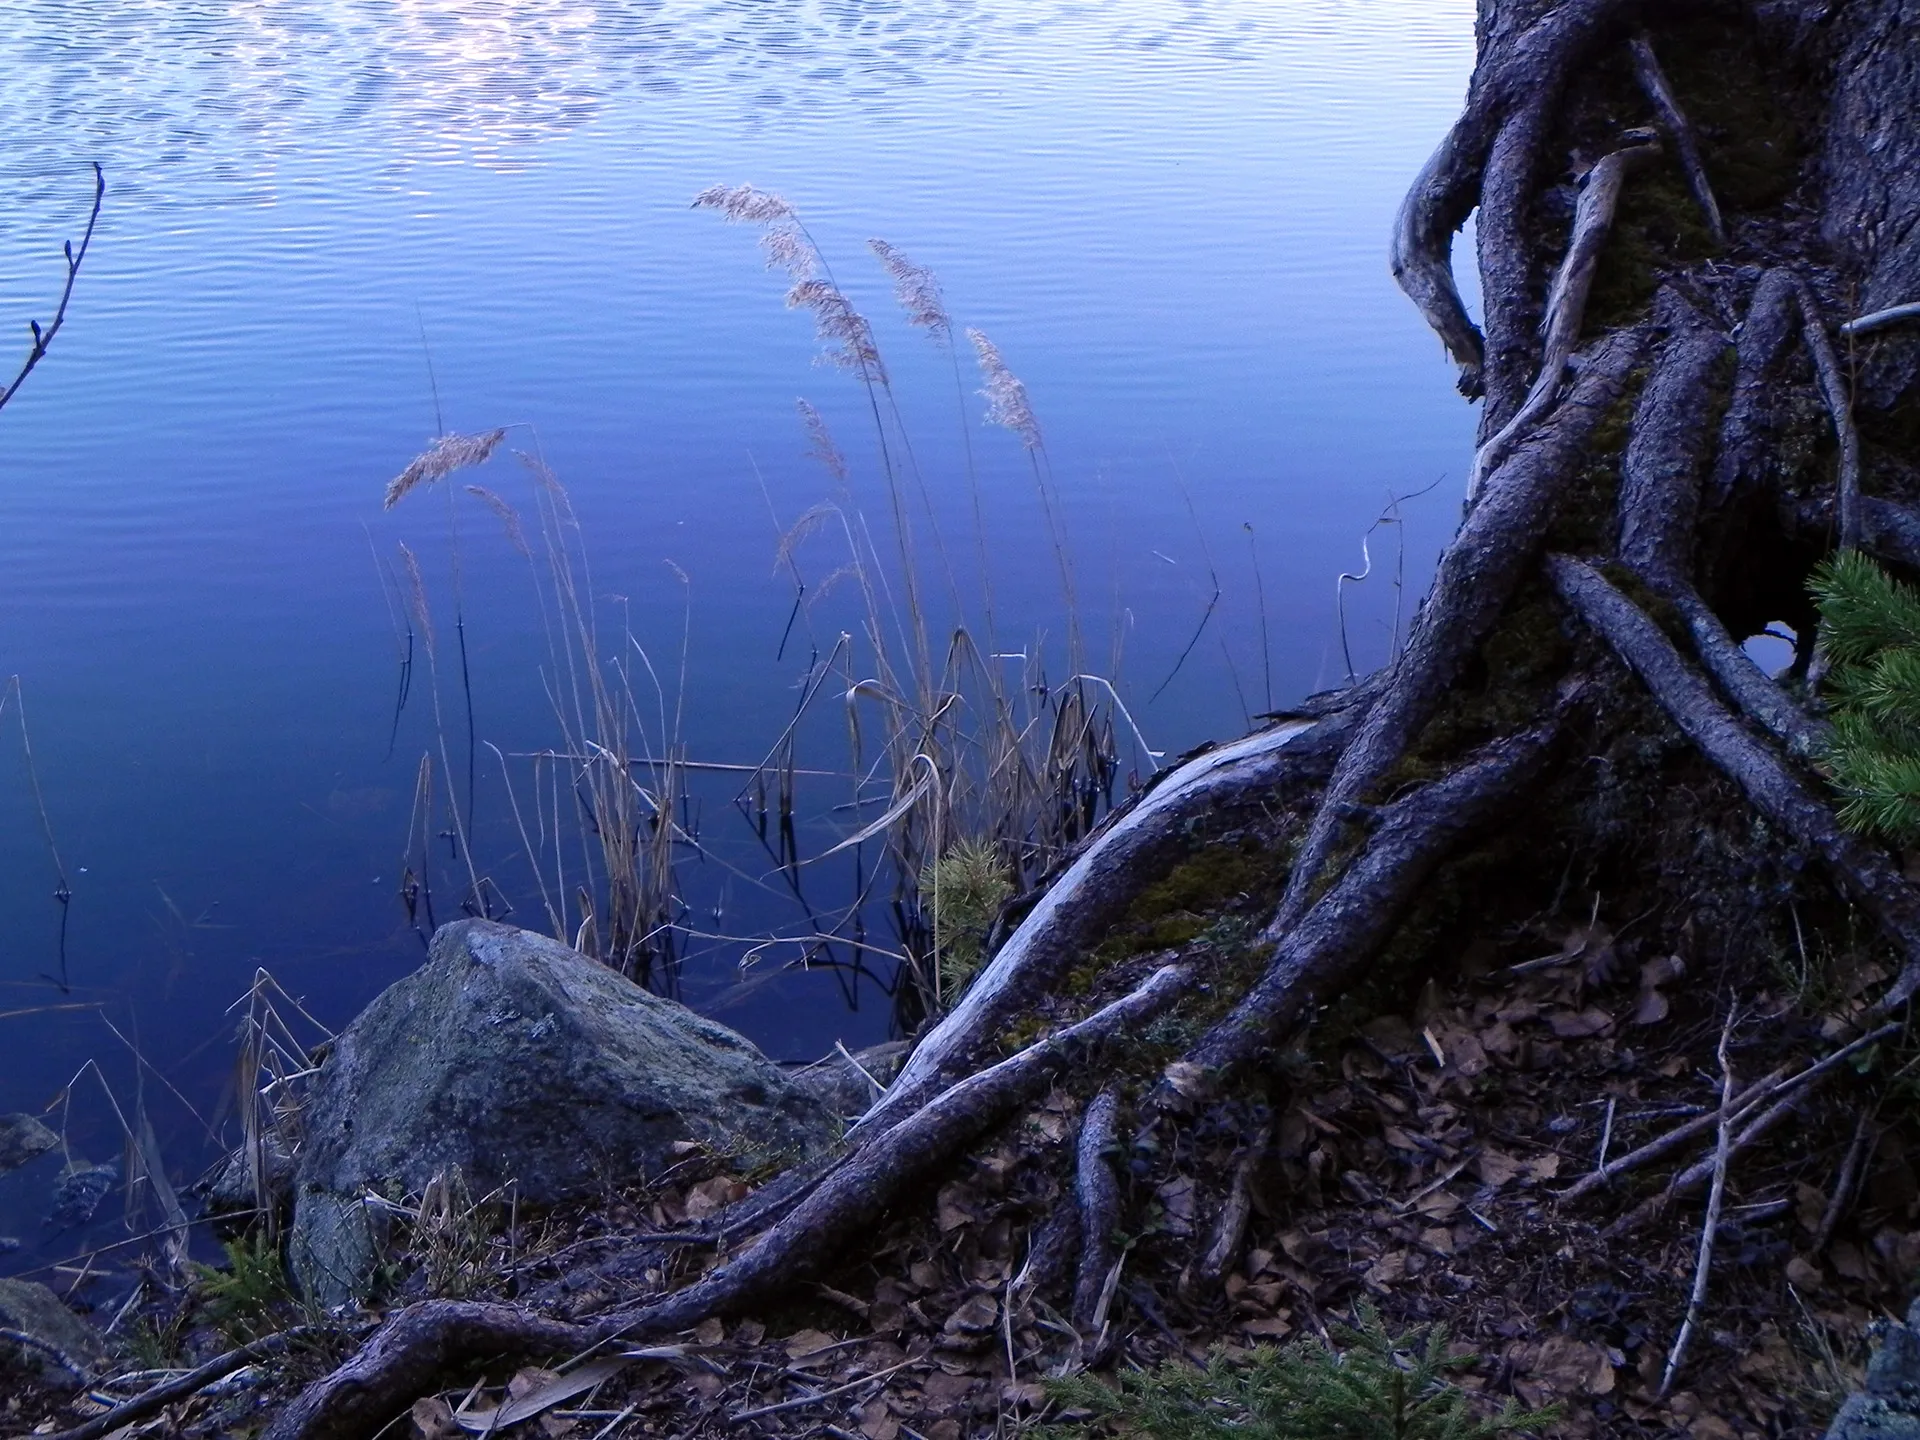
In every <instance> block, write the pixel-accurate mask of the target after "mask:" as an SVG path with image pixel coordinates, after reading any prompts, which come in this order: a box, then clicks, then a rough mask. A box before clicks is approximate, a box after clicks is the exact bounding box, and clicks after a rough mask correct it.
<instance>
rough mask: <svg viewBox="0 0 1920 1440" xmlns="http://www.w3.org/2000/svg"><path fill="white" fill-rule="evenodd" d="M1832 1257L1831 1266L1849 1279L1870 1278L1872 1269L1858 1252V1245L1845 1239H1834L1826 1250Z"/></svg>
mask: <svg viewBox="0 0 1920 1440" xmlns="http://www.w3.org/2000/svg"><path fill="white" fill-rule="evenodd" d="M1827 1253H1828V1254H1829V1255H1831V1256H1832V1257H1833V1268H1834V1269H1835V1270H1838V1271H1839V1272H1840V1273H1841V1274H1842V1275H1844V1276H1846V1277H1847V1279H1849V1280H1871V1279H1872V1278H1873V1270H1872V1267H1871V1266H1870V1264H1869V1262H1868V1260H1867V1257H1866V1256H1865V1255H1863V1254H1861V1253H1860V1249H1859V1247H1858V1246H1856V1245H1854V1244H1852V1243H1851V1242H1849V1241H1846V1240H1840V1241H1836V1242H1835V1243H1834V1246H1833V1248H1832V1249H1831V1250H1829V1251H1828V1252H1827Z"/></svg>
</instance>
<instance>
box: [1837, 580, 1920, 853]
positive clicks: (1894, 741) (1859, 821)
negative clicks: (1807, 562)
mask: <svg viewBox="0 0 1920 1440" xmlns="http://www.w3.org/2000/svg"><path fill="white" fill-rule="evenodd" d="M1813 594H1814V599H1815V600H1816V601H1817V602H1818V603H1819V607H1820V636H1821V644H1822V645H1823V646H1824V647H1825V649H1826V652H1827V654H1828V655H1829V656H1830V657H1831V658H1832V659H1833V661H1834V662H1835V663H1834V668H1833V670H1832V671H1831V672H1830V673H1829V675H1828V677H1827V682H1826V683H1827V698H1828V702H1829V705H1830V708H1831V711H1832V715H1833V731H1832V733H1831V735H1830V736H1829V737H1828V740H1827V743H1826V746H1825V747H1824V749H1823V750H1822V752H1821V757H1820V758H1821V759H1822V760H1823V761H1824V762H1825V763H1826V766H1827V768H1828V771H1829V772H1830V776H1831V779H1832V782H1833V787H1834V789H1835V790H1837V791H1838V792H1839V794H1840V797H1841V805H1840V819H1841V821H1842V822H1843V823H1844V824H1846V825H1847V826H1848V827H1849V828H1850V829H1854V830H1860V831H1865V832H1869V833H1872V834H1877V835H1880V836H1882V837H1884V838H1886V839H1888V840H1891V841H1893V842H1894V843H1896V844H1901V845H1912V844H1915V843H1920V591H1916V590H1915V589H1914V588H1913V587H1912V586H1911V585H1907V584H1905V583H1903V582H1901V581H1898V580H1895V579H1894V578H1893V577H1892V576H1890V575H1888V574H1887V572H1886V571H1884V570H1882V569H1881V568H1880V566H1878V565H1877V564H1875V563H1874V562H1873V561H1872V560H1869V559H1867V558H1866V557H1865V556H1864V555H1860V554H1857V553H1853V552H1848V553H1845V554H1841V555H1837V556H1835V557H1834V558H1833V559H1831V560H1829V561H1827V562H1825V563H1824V564H1822V565H1821V566H1820V567H1819V569H1817V570H1816V571H1815V572H1814V577H1813Z"/></svg>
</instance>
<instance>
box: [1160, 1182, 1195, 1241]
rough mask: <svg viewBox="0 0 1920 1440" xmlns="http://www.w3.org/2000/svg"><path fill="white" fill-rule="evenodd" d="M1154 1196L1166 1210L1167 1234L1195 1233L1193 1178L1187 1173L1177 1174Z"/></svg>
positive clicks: (1164, 1210)
mask: <svg viewBox="0 0 1920 1440" xmlns="http://www.w3.org/2000/svg"><path fill="white" fill-rule="evenodd" d="M1153 1193H1154V1197H1155V1198H1156V1199H1157V1200H1159V1202H1160V1208H1161V1210H1162V1211H1163V1212H1165V1218H1164V1223H1165V1226H1166V1231H1167V1234H1169V1235H1172V1236H1183V1235H1191V1234H1193V1202H1194V1189H1193V1180H1192V1178H1191V1177H1189V1176H1186V1175H1176V1176H1174V1177H1173V1179H1171V1180H1169V1181H1167V1183H1166V1184H1164V1185H1162V1186H1161V1187H1160V1188H1159V1189H1158V1190H1155V1191H1154V1192H1153Z"/></svg>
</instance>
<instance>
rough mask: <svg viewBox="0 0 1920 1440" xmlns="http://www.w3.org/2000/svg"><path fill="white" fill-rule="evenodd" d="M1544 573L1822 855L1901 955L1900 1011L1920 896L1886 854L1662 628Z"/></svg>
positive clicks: (1919, 978)
mask: <svg viewBox="0 0 1920 1440" xmlns="http://www.w3.org/2000/svg"><path fill="white" fill-rule="evenodd" d="M1547 573H1548V575H1549V576H1550V577H1551V578H1552V580H1553V584H1554V588H1555V589H1556V590H1558V591H1559V592H1560V595H1561V597H1562V598H1563V599H1565V600H1566V602H1567V603H1568V604H1569V605H1570V606H1572V607H1573V609H1574V611H1575V612H1576V613H1577V614H1578V615H1579V616H1580V618H1581V619H1582V620H1584V621H1586V623H1587V624H1588V625H1589V626H1591V627H1592V628H1593V630H1594V631H1595V632H1596V633H1597V634H1599V635H1600V636H1601V638H1602V639H1604V640H1605V641H1606V642H1607V644H1608V645H1609V646H1611V647H1612V649H1613V651H1614V653H1615V654H1617V655H1619V657H1620V658H1621V659H1622V660H1623V661H1625V662H1626V664H1627V666H1628V668H1630V669H1631V670H1632V671H1633V672H1634V674H1636V675H1638V676H1639V677H1640V679H1641V680H1642V682H1644V683H1645V685H1646V687H1647V689H1648V690H1649V691H1650V692H1651V693H1652V695H1653V698H1654V699H1655V701H1657V702H1658V703H1659V705H1660V708H1661V709H1662V710H1664V711H1665V712H1666V713H1667V716H1668V718H1669V719H1671V720H1672V721H1673V723H1674V724H1675V725H1677V726H1679V728H1680V730H1681V732H1682V733H1683V734H1685V735H1686V737H1687V738H1688V739H1689V740H1691V741H1693V743H1694V744H1695V745H1696V746H1698V747H1699V749H1700V752H1701V753H1702V754H1703V755H1705V756H1706V757H1707V759H1708V760H1710V761H1711V762H1712V763H1713V764H1714V765H1715V766H1716V767H1717V768H1718V769H1719V770H1720V771H1721V772H1722V773H1724V774H1725V775H1726V776H1727V777H1728V778H1729V779H1730V780H1732V781H1733V782H1734V783H1735V784H1736V785H1738V786H1739V787H1740V789H1741V791H1742V792H1743V793H1744V794H1745V795H1746V797H1747V799H1748V800H1749V801H1750V802H1751V803H1752V805H1753V807H1754V808H1755V809H1756V810H1758V811H1759V812H1760V813H1761V814H1762V815H1764V816H1766V817H1767V819H1769V820H1771V821H1772V822H1773V823H1774V824H1776V825H1779V826H1780V827H1781V828H1782V829H1783V830H1785V831H1786V832H1787V833H1788V834H1789V835H1790V836H1792V837H1793V839H1794V840H1795V841H1796V842H1797V843H1799V844H1801V845H1804V846H1806V847H1807V848H1808V849H1809V850H1812V851H1814V852H1815V853H1816V854H1818V855H1819V856H1820V857H1821V859H1823V860H1824V861H1825V862H1826V863H1827V865H1828V867H1829V868H1830V869H1831V870H1832V871H1833V872H1834V875H1835V876H1836V878H1838V880H1839V881H1840V884H1841V888H1842V889H1843V890H1844V891H1845V892H1846V893H1847V895H1848V896H1849V897H1850V898H1852V899H1853V900H1854V901H1855V903H1857V904H1858V905H1860V906H1861V908H1862V909H1864V910H1866V911H1867V912H1868V913H1869V914H1870V915H1872V916H1873V918H1874V920H1875V922H1876V923H1877V924H1878V925H1879V926H1880V928H1881V929H1882V930H1883V931H1884V932H1885V933H1886V934H1887V936H1888V938H1889V939H1891V940H1893V941H1894V942H1895V943H1896V944H1897V945H1898V946H1899V947H1900V949H1901V950H1902V951H1903V952H1904V954H1905V956H1906V963H1905V964H1904V965H1903V966H1902V968H1901V971H1900V975H1899V978H1898V979H1897V980H1895V981H1894V983H1893V985H1892V987H1891V988H1890V989H1889V990H1888V991H1887V993H1886V994H1885V995H1884V996H1882V997H1881V1000H1880V1002H1879V1006H1880V1008H1881V1009H1883V1010H1884V1009H1888V1008H1891V1007H1893V1006H1896V1005H1899V1004H1902V1003H1904V1002H1905V1001H1906V1000H1907V998H1908V997H1909V996H1911V995H1912V994H1913V991H1914V989H1915V987H1916V986H1920V895H1916V894H1915V893H1914V890H1913V887H1912V886H1911V885H1909V884H1908V883H1907V882H1906V881H1905V880H1904V879H1903V878H1902V877H1901V875H1900V872H1899V871H1897V870H1896V869H1894V867H1893V864H1892V862H1891V861H1890V860H1889V859H1888V858H1887V856H1886V855H1885V853H1884V852H1882V851H1880V850H1878V849H1876V848H1875V847H1873V846H1872V845H1869V844H1867V843H1866V842H1865V841H1863V840H1861V839H1860V838H1859V837H1858V836H1856V835H1852V834H1849V833H1848V832H1847V831H1846V830H1845V829H1843V828H1842V827H1841V825H1840V822H1839V820H1838V819H1836V818H1835V817H1834V813H1833V810H1832V808H1831V807H1830V806H1828V805H1826V804H1825V803H1824V802H1822V801H1821V800H1820V799H1818V798H1817V797H1816V796H1815V795H1814V794H1813V792H1812V791H1811V790H1809V789H1808V788H1807V786H1806V785H1805V784H1803V783H1802V782H1801V780H1800V779H1799V778H1798V777H1797V776H1795V775H1794V774H1793V773H1792V772H1791V771H1790V770H1788V768H1787V766H1786V762H1785V761H1783V760H1782V759H1781V758H1780V757H1779V756H1778V755H1776V754H1774V753H1773V752H1772V751H1770V750H1769V749H1768V748H1767V747H1766V746H1765V745H1764V744H1762V743H1761V742H1760V741H1759V740H1757V739H1755V738H1754V736H1753V735H1752V734H1751V733H1750V732H1749V731H1748V730H1747V729H1746V728H1745V727H1744V726H1742V725H1741V724H1740V722H1739V721H1738V720H1736V719H1734V717H1733V716H1732V715H1730V714H1729V713H1727V711H1726V709H1725V708H1724V707H1723V706H1722V705H1721V704H1720V702H1719V701H1718V700H1716V699H1715V698H1714V696H1713V692H1712V691H1711V690H1709V689H1708V688H1707V684H1706V682H1705V681H1704V680H1702V679H1701V678H1700V676H1699V675H1698V674H1697V673H1696V672H1695V671H1694V670H1693V668H1692V667H1691V666H1689V665H1688V664H1687V662H1686V661H1685V660H1683V659H1681V657H1680V655H1679V653H1678V652H1677V651H1676V650H1675V649H1674V648H1673V644H1672V642H1671V641H1669V640H1668V639H1667V637H1666V636H1665V635H1664V634H1662V633H1661V631H1660V627H1659V626H1657V625H1655V624H1654V623H1653V621H1651V620H1649V619H1648V618H1647V617H1646V615H1645V614H1643V613H1642V612H1641V610H1640V609H1639V607H1637V606H1636V605H1634V603H1633V602H1632V601H1631V600H1629V599H1627V598H1626V596H1624V595H1622V594H1621V593H1620V592H1619V591H1618V590H1616V589H1614V587H1613V586H1612V585H1611V584H1609V583H1608V582H1607V580H1606V579H1605V578H1604V577H1603V576H1602V575H1601V574H1600V573H1599V572H1598V571H1597V570H1595V569H1593V568H1592V567H1591V566H1589V565H1586V564H1584V563H1583V562H1581V561H1579V560H1575V559H1572V558H1571V557H1569V556H1565V555H1551V556H1548V557H1547Z"/></svg>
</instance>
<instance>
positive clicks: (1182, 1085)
mask: <svg viewBox="0 0 1920 1440" xmlns="http://www.w3.org/2000/svg"><path fill="white" fill-rule="evenodd" d="M1162 1078H1163V1079H1165V1080H1166V1082H1167V1084H1168V1085H1170V1086H1172V1087H1173V1089H1174V1091H1175V1092H1176V1093H1178V1094H1179V1095H1181V1096H1182V1097H1184V1098H1185V1099H1188V1100H1196V1099H1199V1098H1200V1097H1201V1096H1202V1095H1204V1094H1205V1093H1206V1089H1207V1072H1206V1071H1205V1070H1204V1069H1202V1068H1201V1067H1200V1066H1198V1065H1196V1064H1194V1063H1193V1062H1192V1061H1191V1060H1176V1061H1174V1062H1173V1063H1172V1064H1171V1065H1169V1066H1167V1068H1166V1072H1165V1074H1164V1075H1163V1077H1162Z"/></svg>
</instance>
